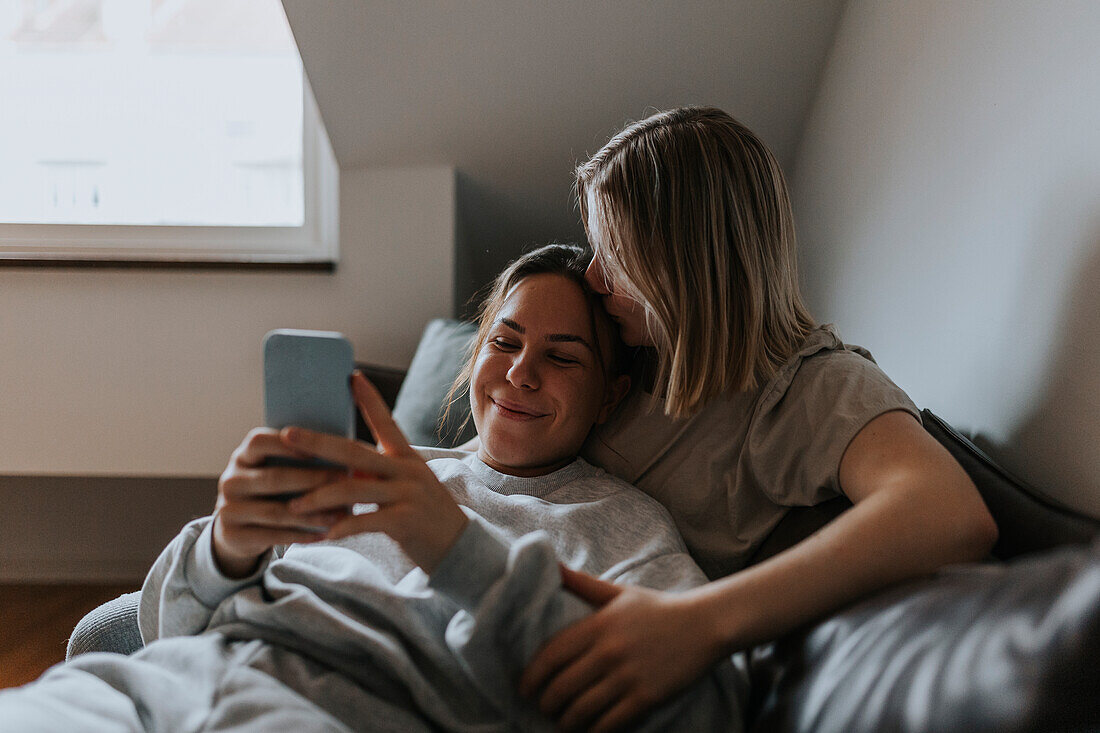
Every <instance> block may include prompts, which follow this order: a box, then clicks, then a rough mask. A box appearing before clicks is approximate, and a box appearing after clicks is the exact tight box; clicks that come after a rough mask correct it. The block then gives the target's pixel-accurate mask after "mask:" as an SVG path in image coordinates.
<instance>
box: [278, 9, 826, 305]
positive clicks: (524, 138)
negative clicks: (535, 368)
mask: <svg viewBox="0 0 1100 733" xmlns="http://www.w3.org/2000/svg"><path fill="white" fill-rule="evenodd" d="M283 4H284V7H285V8H286V12H287V17H288V18H289V20H290V24H291V28H292V29H293V31H294V36H295V39H296V40H297V42H298V46H299V49H300V51H301V54H302V59H303V62H304V64H305V68H306V72H307V75H308V77H309V79H310V83H311V85H312V87H313V91H314V94H315V96H316V98H317V102H318V105H319V106H320V109H321V114H322V116H323V118H324V120H325V125H326V127H327V128H328V132H329V136H330V138H331V140H332V144H333V148H334V149H335V152H336V157H337V159H338V160H339V162H340V165H341V166H342V167H350V166H361V165H369V166H378V167H389V166H409V165H423V164H451V165H454V166H456V167H457V169H458V171H459V208H460V222H459V241H460V251H459V252H458V253H457V262H458V272H457V273H456V285H457V288H456V290H457V292H458V298H459V300H460V301H462V300H464V299H465V297H466V296H468V295H469V294H470V293H471V292H472V291H473V289H474V288H475V287H476V286H478V285H480V284H481V283H482V282H484V281H485V280H487V279H488V278H490V277H492V275H493V274H494V273H495V272H496V271H497V269H498V268H499V267H500V266H501V265H502V264H503V263H504V262H506V261H507V260H508V259H510V258H511V257H513V256H514V255H515V254H517V253H518V252H519V251H521V250H522V248H523V247H524V246H526V245H529V244H532V243H541V242H545V241H549V240H552V239H579V238H581V237H582V236H583V232H582V230H581V228H580V224H579V221H578V220H577V216H576V213H575V210H574V206H573V202H572V200H571V197H570V186H571V182H572V175H571V174H572V169H573V167H574V165H575V164H576V163H577V162H579V161H581V160H583V159H584V158H585V157H586V156H587V154H590V153H592V152H595V150H597V149H598V148H599V147H600V145H601V144H602V143H603V142H605V141H606V140H607V138H608V137H609V136H610V135H611V134H612V133H614V132H615V131H616V130H617V129H618V128H620V127H621V126H622V125H623V124H624V123H625V122H628V121H630V120H634V119H638V118H640V117H643V116H645V114H646V113H647V112H648V111H652V110H653V109H654V108H656V109H663V108H668V107H672V106H678V105H684V104H709V105H715V106H719V107H722V108H724V109H726V110H728V111H729V112H730V113H732V114H733V115H734V116H735V117H738V118H739V119H741V120H742V121H744V122H745V123H746V124H748V125H749V126H750V127H752V128H753V129H754V130H756V131H757V132H758V133H759V134H760V135H761V136H762V137H763V138H764V139H765V140H766V141H767V142H768V144H769V145H771V147H772V148H773V150H774V151H775V152H776V154H777V155H778V156H779V158H780V160H781V161H782V162H783V163H784V164H785V165H786V166H787V167H788V170H789V168H790V165H791V163H792V161H793V158H794V153H795V148H796V146H797V143H798V139H799V135H800V133H801V127H802V122H803V119H804V117H805V115H806V113H807V111H808V109H809V105H810V102H811V100H812V97H813V93H814V90H815V88H816V84H817V81H818V78H819V77H820V74H821V69H822V67H823V64H824V62H825V59H826V56H827V54H828V52H829V49H830V47H831V45H832V41H833V35H834V32H835V29H836V26H837V22H838V20H839V17H840V13H841V11H842V10H843V4H844V0H814V2H767V1H765V0H755V1H750V0H725V1H714V2H702V1H692V0H683V1H679V0H661V1H656V2H640V1H636V2H625V1H621V0H620V1H610V0H608V1H601V0H551V1H547V2H535V1H534V0H468V1H458V0H450V1H447V0H410V1H408V2H397V1H396V0H342V1H340V2H337V1H336V0H283ZM410 214H411V215H415V212H410ZM352 245H354V243H352ZM345 246H349V245H348V244H345Z"/></svg>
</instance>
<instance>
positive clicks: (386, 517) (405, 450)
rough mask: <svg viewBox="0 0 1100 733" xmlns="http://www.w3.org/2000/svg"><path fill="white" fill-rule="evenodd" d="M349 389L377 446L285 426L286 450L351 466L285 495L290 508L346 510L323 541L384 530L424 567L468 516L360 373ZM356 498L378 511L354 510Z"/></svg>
mask: <svg viewBox="0 0 1100 733" xmlns="http://www.w3.org/2000/svg"><path fill="white" fill-rule="evenodd" d="M352 392H353V393H354V395H355V401H356V403H357V404H358V405H359V410H360V412H361V413H362V414H363V418H364V420H365V421H366V423H367V425H369V426H370V429H371V432H372V433H374V437H375V440H376V441H377V443H378V447H377V448H375V447H374V446H372V445H369V444H367V443H363V442H358V441H350V440H345V439H343V438H339V437H335V436H331V435H325V434H323V433H315V432H311V431H309V430H304V429H301V428H287V429H285V430H283V431H282V433H281V435H280V438H281V439H282V441H283V442H284V444H285V445H286V446H287V447H288V448H290V449H292V450H294V451H297V452H300V453H305V454H307V455H310V456H315V457H317V458H322V459H325V460H328V461H332V462H333V463H339V464H341V465H343V466H347V467H348V469H349V473H348V474H346V475H343V476H341V477H340V478H339V479H338V480H335V481H333V482H331V483H328V484H325V485H323V486H320V487H318V488H316V489H314V490H312V491H310V492H309V493H307V494H305V495H303V496H301V497H299V498H297V499H295V500H293V501H291V502H290V505H289V507H290V510H291V511H292V512H297V513H299V515H300V516H302V517H306V516H313V515H317V514H324V513H326V512H332V511H345V512H347V513H346V515H345V516H344V518H343V519H341V520H340V521H338V522H336V523H335V524H334V525H333V526H332V528H331V529H329V531H328V533H327V535H326V537H327V538H328V539H336V538H339V537H346V536H348V535H352V534H358V533H360V532H385V533H386V534H388V535H389V536H390V537H392V538H393V540H394V541H395V542H397V543H398V544H399V545H400V546H401V549H403V550H404V551H405V553H406V554H407V555H408V556H409V558H410V559H411V560H412V561H413V562H415V563H416V564H417V565H419V566H420V567H421V568H423V569H424V571H425V572H429V573H430V572H431V571H432V570H433V569H434V568H435V567H436V565H438V564H439V561H440V560H442V559H443V557H444V556H445V555H446V554H447V552H448V551H449V550H450V549H451V547H452V546H453V545H454V543H455V540H457V539H458V536H459V535H460V534H462V530H463V529H465V527H466V522H467V521H468V519H467V517H466V515H465V513H463V511H462V509H460V508H459V506H458V504H457V503H456V502H455V500H454V497H452V496H451V494H450V492H448V491H447V489H446V488H445V487H444V486H443V485H442V484H441V483H440V482H439V479H437V478H436V477H435V474H434V473H432V470H431V469H430V468H429V467H428V464H427V463H426V462H425V461H424V459H422V458H421V457H420V456H419V455H418V454H417V453H416V451H414V450H413V449H412V448H411V447H410V446H409V443H408V441H407V440H406V439H405V436H404V435H403V434H402V432H401V429H400V428H399V427H398V426H397V423H395V422H394V420H393V416H392V415H390V411H389V410H388V409H387V408H386V403H385V402H384V401H383V399H382V396H381V395H380V394H378V390H376V389H375V388H374V385H372V384H371V383H370V382H369V381H367V379H366V377H364V376H363V375H362V374H361V373H359V372H356V373H355V374H354V376H353V377H352ZM358 503H365V504H377V505H378V509H377V510H376V511H371V512H366V513H364V514H352V513H351V508H352V506H354V505H355V504H358Z"/></svg>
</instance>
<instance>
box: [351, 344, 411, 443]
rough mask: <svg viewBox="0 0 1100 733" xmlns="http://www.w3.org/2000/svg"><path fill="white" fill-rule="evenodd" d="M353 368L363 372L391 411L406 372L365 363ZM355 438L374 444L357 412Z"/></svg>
mask: <svg viewBox="0 0 1100 733" xmlns="http://www.w3.org/2000/svg"><path fill="white" fill-rule="evenodd" d="M355 368H356V369H358V370H359V371H361V372H363V375H364V376H365V377H366V378H367V379H369V380H370V381H371V383H372V384H373V385H374V386H375V387H377V388H378V391H379V392H381V393H382V399H384V400H385V401H386V406H387V407H389V408H390V410H391V411H392V410H393V406H394V404H395V403H396V402H397V393H398V392H399V391H400V390H401V384H402V383H403V382H404V381H405V375H406V374H407V372H406V370H404V369H394V368H393V367H385V366H380V365H378V364H369V363H366V362H356V364H355ZM355 437H357V438H359V439H360V440H366V441H368V442H371V443H373V442H374V439H373V437H372V436H371V434H370V430H369V429H368V428H367V424H366V423H365V422H364V421H363V416H362V415H360V414H359V411H358V410H356V413H355Z"/></svg>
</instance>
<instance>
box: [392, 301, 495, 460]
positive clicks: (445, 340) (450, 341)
mask: <svg viewBox="0 0 1100 733" xmlns="http://www.w3.org/2000/svg"><path fill="white" fill-rule="evenodd" d="M476 332H477V327H476V325H475V324H473V323H470V322H468V321H456V320H451V319H443V318H437V319H435V320H433V321H431V322H429V323H428V325H427V326H426V327H425V328H424V333H423V335H422V336H421V337H420V344H419V345H418V346H417V347H416V354H415V355H414V356H413V359H412V363H411V364H409V372H408V374H407V375H406V376H405V381H404V382H402V383H401V389H400V391H398V393H397V400H396V402H395V403H394V406H393V417H394V420H396V421H397V424H398V426H400V428H401V430H402V431H404V433H405V436H406V437H407V438H408V439H409V442H410V443H412V444H413V445H429V446H443V447H445V448H451V447H453V446H456V445H459V444H461V443H464V442H466V441H467V440H469V439H470V438H472V437H474V426H473V422H471V421H469V420H467V418H468V417H469V415H470V400H469V393H468V392H467V391H466V390H463V392H462V394H460V395H458V396H457V397H456V398H455V401H454V404H453V405H452V406H451V410H450V414H449V415H448V417H447V422H446V424H444V425H443V426H442V428H441V427H440V424H439V420H440V418H441V417H442V416H443V408H444V407H445V405H444V403H445V401H446V398H447V392H448V391H450V389H451V384H453V383H454V380H455V377H457V376H458V373H459V372H460V371H461V370H462V365H463V364H464V363H465V361H466V358H467V357H468V356H469V349H470V346H471V343H472V341H473V338H474V334H475V333H476Z"/></svg>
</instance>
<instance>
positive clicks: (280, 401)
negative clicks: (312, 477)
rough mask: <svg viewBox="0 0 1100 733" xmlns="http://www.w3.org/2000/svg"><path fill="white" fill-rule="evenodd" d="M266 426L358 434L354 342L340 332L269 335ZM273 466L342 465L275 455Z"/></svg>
mask: <svg viewBox="0 0 1100 733" xmlns="http://www.w3.org/2000/svg"><path fill="white" fill-rule="evenodd" d="M263 350H264V424H265V425H266V426H267V427H269V428H275V429H277V430H281V429H282V428H285V427H287V426H289V425H297V426H298V427H302V428H307V429H309V430H315V431H318V432H322V433H330V434H332V435H339V436H342V437H345V438H354V437H355V408H354V405H353V401H352V396H351V373H352V371H353V370H354V369H355V359H354V356H353V352H352V348H351V343H350V342H349V341H348V340H347V339H346V338H344V336H343V334H340V333H336V332H335V331H304V330H298V329H290V328H280V329H276V330H274V331H270V332H268V333H267V335H265V336H264V340H263ZM265 465H269V466H299V467H305V468H337V469H342V468H344V467H343V466H340V465H337V464H334V463H330V462H328V461H323V460H321V459H306V460H302V459H295V458H287V457H284V456H271V457H269V458H268V459H267V461H265Z"/></svg>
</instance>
